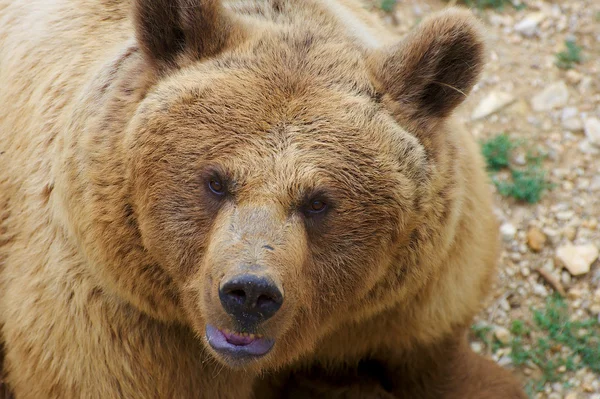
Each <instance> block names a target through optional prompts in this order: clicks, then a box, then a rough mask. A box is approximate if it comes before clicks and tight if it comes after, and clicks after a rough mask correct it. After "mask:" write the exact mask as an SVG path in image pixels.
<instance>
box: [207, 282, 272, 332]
mask: <svg viewBox="0 0 600 399" xmlns="http://www.w3.org/2000/svg"><path fill="white" fill-rule="evenodd" d="M219 299H220V300H221V304H222V305H223V308H224V309H225V311H226V312H227V313H228V314H229V315H231V316H233V317H234V318H235V319H236V321H237V322H238V323H239V324H240V325H241V326H243V327H244V328H248V329H253V327H255V326H257V325H258V324H260V323H262V322H264V321H265V320H267V319H269V318H270V317H272V316H273V315H274V314H275V313H276V312H277V311H278V310H279V308H280V307H281V305H282V304H283V293H282V292H281V290H280V289H279V288H278V287H277V285H276V284H275V282H273V280H271V279H270V278H268V277H266V276H260V275H256V274H250V273H246V274H238V275H236V276H234V277H232V278H229V279H227V280H226V281H223V282H222V283H221V286H220V288H219Z"/></svg>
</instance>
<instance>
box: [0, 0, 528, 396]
mask: <svg viewBox="0 0 600 399" xmlns="http://www.w3.org/2000/svg"><path fill="white" fill-rule="evenodd" d="M483 53H484V50H483V44H482V40H481V36H480V33H479V31H478V25H477V23H476V22H475V21H474V20H473V17H471V15H470V14H469V13H468V12H466V11H460V10H456V9H451V10H447V11H445V12H443V13H441V14H438V15H435V16H432V17H431V18H428V19H426V20H424V21H422V23H421V24H420V25H419V27H417V29H416V30H415V31H414V32H412V33H411V34H410V35H408V37H406V38H404V39H400V38H397V37H395V36H394V35H393V34H392V33H390V32H387V31H385V30H384V29H383V28H382V27H381V26H380V25H379V24H378V23H377V22H376V21H374V20H373V19H371V17H370V16H369V15H368V14H367V13H366V12H365V11H363V9H362V7H361V5H360V4H358V3H354V2H353V1H352V0H302V1H299V0H245V1H233V0H232V1H217V0H131V1H126V0H52V1H48V0H30V1H26V2H25V1H15V0H0V87H2V89H1V90H0V104H2V107H0V293H1V295H0V332H1V333H0V343H1V345H2V346H3V347H4V364H3V379H4V382H5V383H6V384H7V385H8V387H9V388H10V389H11V390H12V391H13V393H14V394H15V396H16V398H18V399H21V398H249V397H257V398H259V397H269V396H272V397H285V396H291V397H306V396H319V395H321V396H323V397H335V396H338V397H400V398H478V399H482V398H521V397H524V396H523V394H522V392H521V390H520V388H519V385H518V383H516V382H515V381H514V380H513V379H512V377H511V376H510V374H509V373H508V372H506V371H504V370H503V369H501V368H500V367H498V366H496V365H495V364H494V363H492V362H490V361H487V360H484V359H483V358H480V357H477V356H476V355H475V354H473V353H472V352H471V351H470V350H469V347H468V344H467V342H466V338H465V331H466V330H467V328H468V326H469V324H470V322H471V319H472V317H473V315H474V314H475V313H476V312H477V311H478V310H479V308H480V306H481V303H482V299H483V298H484V296H485V295H486V292H487V291H488V290H489V287H490V283H491V281H492V276H493V274H494V267H495V266H494V265H495V262H496V253H497V236H496V230H497V229H496V222H495V220H494V217H493V216H492V212H491V200H490V194H489V192H488V188H487V185H486V177H485V174H484V172H483V167H482V162H481V159H480V156H479V155H478V150H477V146H476V145H475V143H474V141H473V139H472V138H471V137H470V136H469V134H468V133H466V132H465V131H464V130H463V129H462V128H461V127H460V126H459V125H457V124H456V123H455V122H454V120H453V118H452V116H451V115H452V111H453V110H454V109H455V108H456V107H457V106H458V105H459V104H460V103H461V102H462V101H463V99H464V98H465V96H466V94H467V93H468V92H469V90H470V89H471V88H472V86H473V85H474V83H475V82H476V80H477V78H478V75H479V73H480V70H481V68H482V64H483Z"/></svg>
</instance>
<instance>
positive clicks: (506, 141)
mask: <svg viewBox="0 0 600 399" xmlns="http://www.w3.org/2000/svg"><path fill="white" fill-rule="evenodd" d="M515 147H516V143H515V142H514V141H513V140H511V138H510V137H508V134H506V133H502V134H499V135H498V136H496V137H492V138H491V139H489V140H487V141H485V142H483V143H482V144H481V151H482V152H483V157H484V158H485V162H486V164H487V167H488V169H489V170H493V171H498V170H500V169H503V168H508V166H509V165H510V155H511V152H512V150H513V148H515Z"/></svg>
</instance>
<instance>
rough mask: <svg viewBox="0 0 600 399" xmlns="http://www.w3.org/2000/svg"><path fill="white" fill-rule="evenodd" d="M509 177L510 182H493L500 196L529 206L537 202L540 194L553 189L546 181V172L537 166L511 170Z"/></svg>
mask: <svg viewBox="0 0 600 399" xmlns="http://www.w3.org/2000/svg"><path fill="white" fill-rule="evenodd" d="M511 177H512V181H497V180H494V183H495V184H496V186H497V187H498V191H499V192H500V194H502V195H504V196H505V197H513V198H515V199H517V200H519V201H526V202H529V203H530V204H534V203H536V202H538V201H539V200H540V198H541V196H542V193H543V192H544V191H545V190H547V189H550V188H552V187H553V185H552V184H550V183H548V181H547V180H546V171H545V170H543V169H541V168H540V167H539V166H537V165H528V166H527V167H526V168H525V169H523V170H517V169H513V170H511Z"/></svg>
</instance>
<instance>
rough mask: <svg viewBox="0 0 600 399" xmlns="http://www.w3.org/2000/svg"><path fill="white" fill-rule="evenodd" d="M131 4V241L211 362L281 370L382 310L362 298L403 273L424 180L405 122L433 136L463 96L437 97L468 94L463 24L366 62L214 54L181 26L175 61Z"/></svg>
mask: <svg viewBox="0 0 600 399" xmlns="http://www.w3.org/2000/svg"><path fill="white" fill-rule="evenodd" d="M211 4H213V6H212V7H217V8H216V9H215V10H212V13H207V14H206V15H200V16H198V18H208V17H210V18H214V19H215V20H219V18H221V19H223V21H226V22H223V21H221V22H219V23H217V22H215V21H212V22H213V24H212V25H210V26H211V28H212V29H213V30H212V31H211V32H209V34H210V35H215V32H217V33H218V32H220V30H219V29H218V27H219V26H221V25H223V26H224V27H226V28H227V32H235V29H232V22H231V20H229V19H227V17H226V14H225V11H224V10H222V9H220V8H219V7H218V6H217V5H215V4H218V2H212V3H211ZM137 7H138V8H140V9H141V11H139V12H140V15H141V17H140V16H138V18H141V22H140V21H138V24H140V26H138V30H139V32H138V37H139V40H140V42H141V44H142V47H143V48H144V50H145V51H146V52H147V55H146V56H147V57H148V59H149V63H151V64H154V67H155V68H156V70H157V75H158V76H159V77H160V78H159V81H158V83H157V84H156V85H155V86H154V87H153V88H152V90H151V91H150V92H149V94H148V95H147V97H146V98H145V99H144V100H143V101H142V103H141V104H140V106H139V108H138V112H137V113H136V115H135V117H134V120H133V121H132V123H131V124H130V126H129V130H128V132H127V141H126V148H127V150H126V152H127V157H128V160H127V164H128V176H127V178H128V183H129V185H130V186H131V190H132V201H133V207H134V209H135V214H136V217H137V221H138V224H139V229H140V233H141V237H142V242H143V246H144V248H145V249H146V250H147V251H148V252H149V253H150V254H151V256H152V257H153V258H154V259H156V261H157V262H158V263H159V264H160V265H161V267H162V268H163V269H164V271H165V272H166V273H167V274H168V275H169V276H170V277H171V278H172V280H173V281H174V283H175V285H176V286H177V290H178V292H179V295H180V297H181V303H182V306H183V307H184V310H185V314H186V315H187V319H188V321H189V323H190V325H191V326H192V327H193V328H194V329H195V331H196V332H197V334H198V335H199V336H201V337H203V339H204V340H205V342H206V344H207V347H208V348H209V349H210V351H211V352H212V353H213V354H214V355H215V356H216V357H217V359H219V360H220V361H222V362H224V363H226V364H228V365H230V366H242V365H243V366H246V367H254V368H256V369H264V368H268V367H277V366H281V365H284V364H287V363H289V362H290V361H291V360H292V359H294V358H297V357H298V356H299V355H301V354H302V353H305V352H306V351H307V350H309V349H310V348H312V347H313V346H314V345H315V343H316V341H317V340H318V338H319V337H320V336H322V335H323V334H325V333H326V332H327V331H328V330H330V329H331V328H333V327H335V326H336V325H337V324H339V323H341V322H343V321H347V320H350V319H352V318H353V317H354V315H353V314H352V312H351V311H350V309H352V311H353V312H356V311H357V310H362V309H363V308H368V307H369V306H375V305H376V306H378V307H381V306H386V304H372V303H369V300H368V299H367V298H368V294H369V293H370V290H371V289H372V288H373V287H374V286H375V285H376V284H378V283H381V282H382V281H384V280H385V279H389V278H390V276H392V278H393V276H395V275H400V274H401V271H400V270H394V265H395V262H394V255H395V253H397V251H396V248H398V247H399V246H402V245H406V242H407V241H408V237H409V235H410V233H411V231H412V227H413V226H414V225H415V224H416V223H419V218H418V215H419V209H420V208H421V204H420V202H421V201H422V199H423V198H424V195H422V194H423V192H424V191H423V190H424V189H426V185H427V184H426V180H427V174H428V159H427V157H426V155H425V150H424V148H423V146H422V145H421V143H420V141H419V139H418V134H416V133H415V132H411V133H408V132H407V130H405V129H409V130H410V129H412V130H414V129H420V130H422V131H427V130H428V129H429V130H431V129H432V127H434V126H435V123H434V122H432V121H435V120H439V119H443V118H444V117H445V116H446V115H447V114H448V113H449V112H450V111H451V110H452V108H454V106H456V105H457V104H458V103H459V102H460V98H461V97H459V96H457V94H456V93H455V92H454V91H450V92H449V93H448V94H446V93H445V90H446V86H448V85H449V86H451V87H453V88H456V90H458V92H459V93H461V94H462V93H464V92H466V91H468V90H469V89H470V87H471V85H472V84H473V82H474V79H475V77H476V75H477V73H478V68H477V65H478V62H479V58H480V48H479V47H478V46H477V44H478V43H479V42H476V43H475V44H473V43H471V47H469V43H470V42H465V40H464V39H465V38H466V39H471V41H473V40H475V38H476V34H475V32H474V30H473V29H474V28H473V27H472V25H470V24H469V23H468V21H467V19H468V17H465V15H464V14H458V15H457V16H452V15H450V16H448V15H447V16H445V17H444V18H445V19H446V20H448V21H449V22H448V21H446V22H445V23H441V27H440V26H438V25H440V21H436V20H433V21H430V22H429V23H424V24H423V27H422V28H421V30H422V31H424V32H421V33H417V34H415V35H414V36H415V37H413V38H409V39H407V41H406V43H403V44H402V45H401V46H399V48H395V49H389V51H377V52H371V53H369V52H368V51H366V50H364V49H361V48H360V47H358V46H354V45H352V44H351V43H350V42H349V41H348V40H347V39H344V38H342V37H336V36H335V35H334V34H331V32H328V33H326V34H323V35H318V34H315V33H314V32H313V31H311V30H302V29H300V28H298V27H296V28H294V30H293V31H290V30H289V29H273V28H270V29H262V30H258V31H255V32H253V33H247V32H246V33H239V34H238V33H231V34H226V33H224V32H221V36H220V35H218V34H217V35H216V37H215V38H214V40H215V42H216V43H217V44H214V45H209V44H210V43H209V40H210V36H206V35H205V36H202V39H201V41H200V42H195V41H194V40H196V39H197V40H200V39H198V37H200V36H201V35H198V34H196V33H197V32H196V33H195V32H191V33H190V32H189V31H188V32H186V31H185V29H184V30H183V31H182V32H179V31H178V32H177V34H178V35H180V34H187V35H190V40H189V43H192V44H193V45H194V47H193V49H192V50H189V49H187V50H185V49H186V47H181V46H180V45H178V48H182V49H184V50H185V51H187V53H186V54H183V55H182V54H180V55H177V54H169V53H165V52H164V48H170V47H168V41H167V42H165V43H163V41H161V40H162V39H160V38H159V39H157V38H156V37H154V36H152V35H153V32H152V29H153V28H152V26H158V25H160V24H159V23H157V21H147V22H148V24H146V22H145V21H144V18H150V19H152V18H151V17H152V16H150V17H148V16H144V12H145V11H147V12H152V10H151V9H150V8H148V9H145V8H144V7H146V5H145V2H143V1H139V2H138V4H137ZM206 7H211V6H206ZM200 8H201V7H200ZM186 17H188V18H189V17H190V16H189V15H187V16H186ZM154 18H158V17H157V16H156V15H154ZM453 18H454V19H455V21H454V22H455V23H452V19H453ZM441 19H443V18H440V20H441ZM164 23H166V22H164ZM436 23H437V24H438V25H436ZM201 27H202V24H198V27H197V29H202V28H201ZM215 27H216V28H215ZM444 29H446V30H448V31H449V33H448V34H445V33H446V32H444ZM427 30H434V31H435V32H428V31H427ZM455 31H456V32H455ZM461 32H462V33H463V34H462V35H460V33H461ZM163 33H164V32H163ZM424 35H425V36H426V37H429V38H428V39H423V38H422V36H424ZM167 36H168V35H167ZM232 37H234V38H233V39H232ZM236 37H237V38H236ZM155 39H156V40H155ZM236 40H237V41H236ZM436 40H438V41H439V42H436ZM232 41H233V44H232ZM427 41H428V42H429V44H430V45H427ZM454 41H456V43H455V42H454ZM189 43H186V44H188V45H189ZM465 46H466V48H467V50H464V49H465ZM430 50H431V51H432V53H431V57H429V56H428V55H427V51H430ZM478 51H479V52H478ZM471 52H473V54H471ZM203 53H206V55H208V56H209V57H208V58H207V59H202V57H201V56H202V55H203ZM190 54H191V55H190ZM215 54H217V55H216V56H215ZM465 54H466V58H465V59H463V58H464V57H463V58H461V57H462V56H464V55H465ZM186 57H188V58H189V57H192V58H193V57H199V58H200V59H201V61H200V62H198V61H195V62H189V60H187V58H186ZM444 57H446V58H444ZM457 57H459V58H457ZM469 57H470V58H474V61H475V62H473V63H471V64H469V63H468V62H466V61H469V60H470V58H469ZM430 58H431V59H430ZM177 60H178V61H177ZM186 60H187V61H186ZM177 62H179V63H181V65H179V66H177V67H174V65H176V64H177ZM455 65H458V66H460V65H469V68H470V69H468V70H466V71H464V70H463V72H464V73H456V71H455V70H454V69H456V68H454V66H455ZM449 68H450V69H449ZM464 68H465V67H464V66H463V69H464ZM473 68H475V70H474V71H473ZM165 70H170V72H169V73H164V71H165ZM448 71H450V72H448ZM403 74H404V75H405V76H403ZM449 78H450V79H449ZM399 79H400V80H399ZM436 81H439V82H442V83H443V84H442V85H441V86H440V85H438V84H437V83H436ZM440 87H441V89H440ZM391 103H393V104H394V105H390V104H391ZM398 104H400V106H399V107H398ZM402 126H404V128H403V127H402ZM392 297H393V296H392ZM389 305H391V303H390V304H389Z"/></svg>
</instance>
